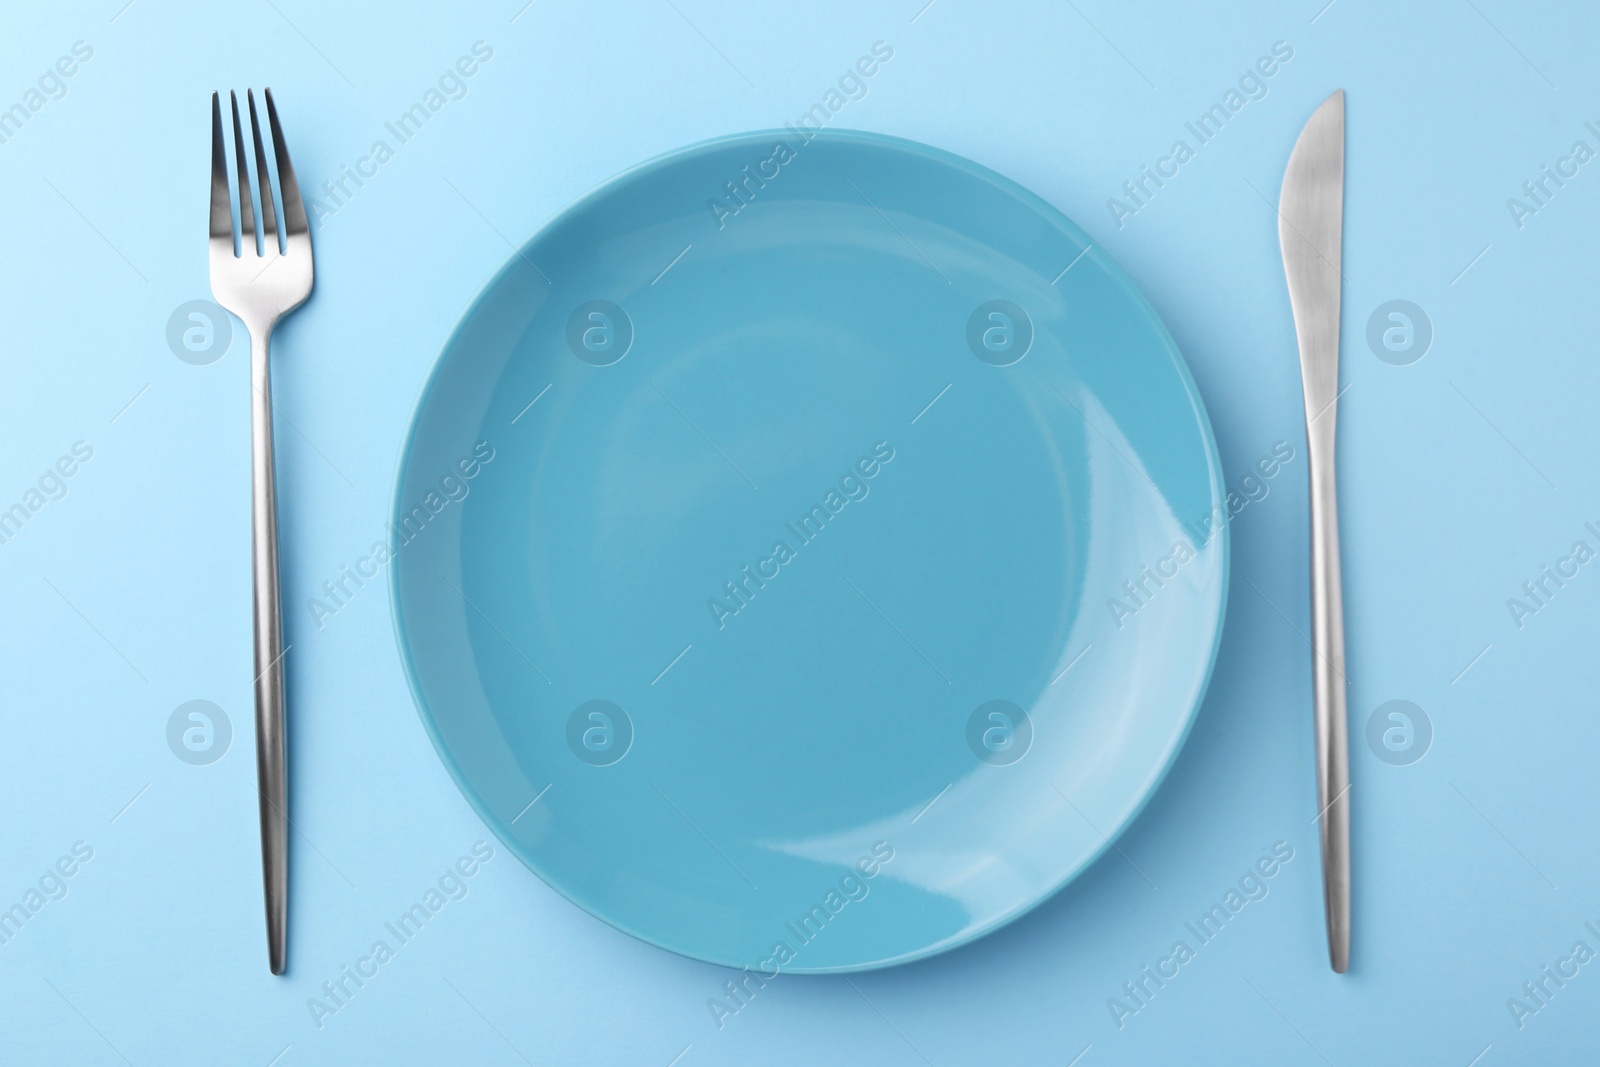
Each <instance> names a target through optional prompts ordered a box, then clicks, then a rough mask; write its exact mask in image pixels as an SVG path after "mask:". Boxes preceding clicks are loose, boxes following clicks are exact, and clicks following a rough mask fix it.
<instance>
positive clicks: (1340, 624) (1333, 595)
mask: <svg viewBox="0 0 1600 1067" xmlns="http://www.w3.org/2000/svg"><path fill="white" fill-rule="evenodd" d="M1337 424H1338V400H1337V398H1336V399H1335V400H1334V402H1333V403H1332V404H1331V405H1329V406H1328V407H1327V408H1326V409H1324V410H1323V411H1322V412H1321V413H1320V414H1319V415H1316V416H1314V417H1313V418H1312V420H1311V422H1310V423H1309V424H1308V425H1307V427H1306V438H1307V441H1306V444H1307V449H1306V457H1307V466H1309V467H1310V470H1311V644H1312V659H1311V676H1312V687H1313V692H1314V695H1315V709H1316V710H1315V723H1316V747H1317V810H1318V812H1319V813H1320V814H1319V816H1318V820H1317V821H1318V823H1319V825H1320V827H1321V836H1322V896H1323V903H1324V907H1325V910H1326V913H1327V921H1328V960H1329V962H1330V963H1331V964H1332V965H1333V969H1334V971H1336V972H1337V973H1339V974H1343V973H1344V972H1345V971H1346V969H1348V968H1349V966H1350V749H1349V740H1348V733H1349V730H1348V723H1347V719H1346V710H1345V687H1346V685H1347V684H1348V683H1347V682H1346V680H1345V674H1344V597H1343V594H1342V592H1341V587H1340V577H1339V507H1338V495H1337V491H1336V488H1335V480H1334V429H1335V427H1336V426H1337Z"/></svg>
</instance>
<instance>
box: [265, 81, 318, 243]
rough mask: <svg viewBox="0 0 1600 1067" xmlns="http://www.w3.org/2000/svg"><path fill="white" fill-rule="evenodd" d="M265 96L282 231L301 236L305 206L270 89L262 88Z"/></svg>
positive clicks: (304, 221)
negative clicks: (280, 197) (275, 160)
mask: <svg viewBox="0 0 1600 1067" xmlns="http://www.w3.org/2000/svg"><path fill="white" fill-rule="evenodd" d="M262 95H264V96H265V97H266V98H267V121H268V122H270V123H271V124H272V150H273V153H274V154H275V155H276V156H277V160H278V193H279V195H280V196H282V197H283V232H284V233H285V234H286V235H287V236H289V237H297V236H302V235H304V234H305V233H306V231H307V229H308V228H309V227H308V226H307V225H306V208H305V205H304V204H302V203H301V202H300V186H299V184H298V183H297V182H296V181H295V180H294V164H292V163H290V162H289V146H288V145H286V144H285V143H284V141H283V128H282V127H281V126H279V125H278V108H277V106H276V105H275V104H273V102H272V90H271V89H264V90H262Z"/></svg>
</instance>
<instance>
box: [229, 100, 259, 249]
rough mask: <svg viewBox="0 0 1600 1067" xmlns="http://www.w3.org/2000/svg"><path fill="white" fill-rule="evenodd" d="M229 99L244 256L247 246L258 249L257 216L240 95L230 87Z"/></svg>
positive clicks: (240, 246)
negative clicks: (252, 204) (246, 161)
mask: <svg viewBox="0 0 1600 1067" xmlns="http://www.w3.org/2000/svg"><path fill="white" fill-rule="evenodd" d="M228 99H229V100H232V101H233V147H234V155H235V157H236V158H237V162H238V164H239V229H240V230H241V231H242V236H241V237H240V239H239V254H240V255H241V256H242V255H244V253H245V250H246V249H247V248H248V249H249V250H250V251H251V252H256V251H257V249H256V216H255V212H253V211H251V210H250V171H249V169H248V168H247V167H246V166H245V164H244V132H243V131H242V130H240V129H239V96H238V94H237V93H235V92H234V91H233V90H232V89H229V90H228Z"/></svg>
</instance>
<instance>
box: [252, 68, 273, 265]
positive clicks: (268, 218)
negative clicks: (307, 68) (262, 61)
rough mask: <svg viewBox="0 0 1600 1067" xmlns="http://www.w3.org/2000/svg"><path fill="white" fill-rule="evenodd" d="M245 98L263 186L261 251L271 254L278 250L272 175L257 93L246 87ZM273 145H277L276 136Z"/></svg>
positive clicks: (259, 179) (259, 178)
mask: <svg viewBox="0 0 1600 1067" xmlns="http://www.w3.org/2000/svg"><path fill="white" fill-rule="evenodd" d="M244 99H245V103H247V104H249V105H250V136H251V137H253V138H255V142H256V179H257V181H258V183H259V184H260V186H261V252H262V254H263V255H269V256H270V255H272V254H273V253H275V252H277V251H278V223H277V220H276V215H275V213H274V211H273V208H272V176H271V175H270V174H268V173H267V153H266V152H264V151H263V150H262V148H261V120H260V119H259V118H257V117H256V94H255V93H254V92H253V91H252V90H250V89H246V90H245V91H244ZM273 146H274V147H276V146H277V144H276V138H274V144H273Z"/></svg>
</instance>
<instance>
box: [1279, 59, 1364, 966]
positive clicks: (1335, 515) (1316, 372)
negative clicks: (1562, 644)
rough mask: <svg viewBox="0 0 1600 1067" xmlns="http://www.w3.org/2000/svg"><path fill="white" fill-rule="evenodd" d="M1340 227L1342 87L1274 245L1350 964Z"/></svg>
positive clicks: (1332, 875) (1289, 187)
mask: <svg viewBox="0 0 1600 1067" xmlns="http://www.w3.org/2000/svg"><path fill="white" fill-rule="evenodd" d="M1343 225H1344V90H1343V89H1340V90H1339V91H1338V92H1336V93H1334V94H1333V95H1332V96H1330V97H1328V99H1326V100H1324V101H1323V102H1322V105H1321V106H1320V107H1318V108H1317V110H1316V113H1315V114H1313V115H1312V116H1311V119H1310V121H1309V122H1307V123H1306V125H1305V129H1304V130H1302V131H1301V132H1300V139H1299V140H1298V141H1296V142H1295V146H1294V152H1293V153H1292V154H1291V155H1290V156H1289V167H1288V169H1287V170H1286V171H1285V172H1284V175H1283V191H1282V193H1281V195H1280V196H1279V203H1278V244H1279V246H1280V247H1281V248H1282V250H1283V273H1284V275H1285V276H1286V277H1287V278H1288V282H1289V303H1290V305H1291V307H1292V308H1293V310H1294V328H1295V334H1296V336H1297V337H1298V338H1299V340H1300V376H1301V379H1302V383H1303V385H1304V388H1305V406H1306V455H1307V466H1309V467H1310V471H1311V643H1312V662H1311V676H1312V686H1313V691H1314V700H1315V716H1314V723H1315V728H1316V758H1317V808H1318V812H1319V814H1318V819H1317V821H1318V824H1319V826H1320V827H1321V834H1322V893H1323V903H1324V907H1325V910H1326V913H1327V922H1328V959H1329V961H1330V962H1331V963H1332V964H1333V969H1334V970H1335V971H1337V972H1339V973H1340V974H1343V973H1344V972H1345V970H1346V969H1347V968H1348V967H1349V966H1350V755H1349V744H1348V741H1347V739H1346V733H1347V725H1346V715H1345V685H1346V683H1345V676H1344V601H1343V595H1342V594H1341V592H1340V584H1339V506H1338V496H1337V493H1336V490H1335V484H1334V436H1335V431H1336V429H1337V427H1338V421H1339V285H1340V282H1341V281H1343V274H1342V273H1341V271H1340V268H1339V264H1340V255H1341V248H1340V238H1341V230H1342V228H1343Z"/></svg>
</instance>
